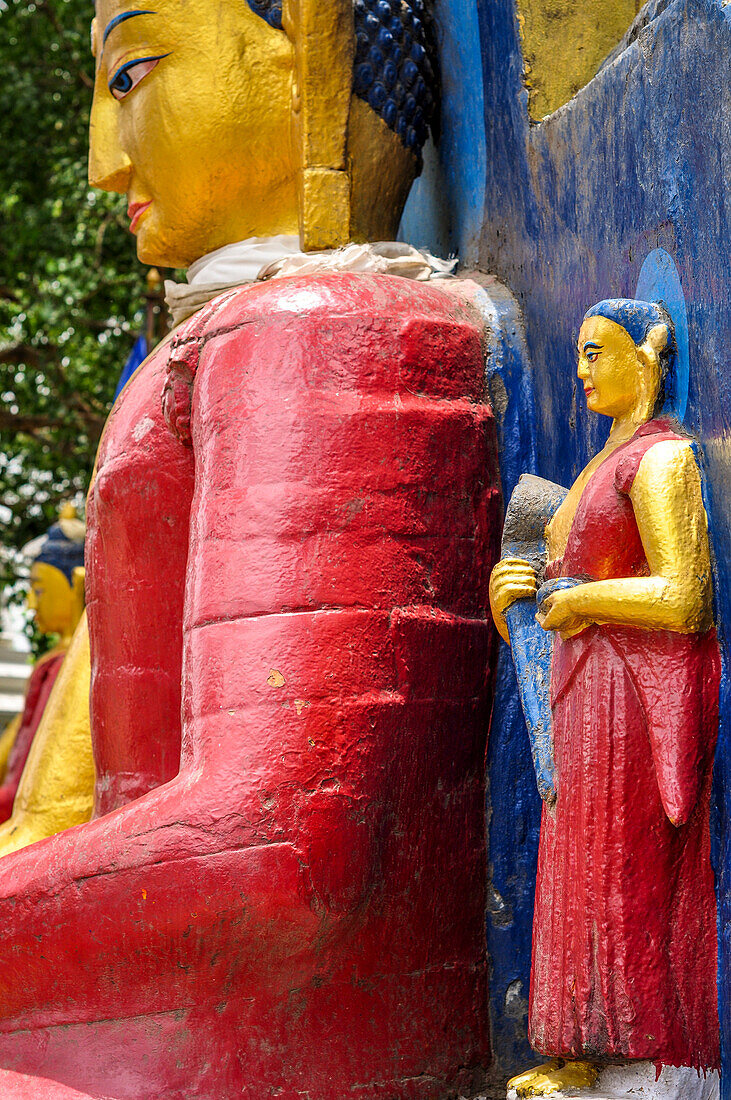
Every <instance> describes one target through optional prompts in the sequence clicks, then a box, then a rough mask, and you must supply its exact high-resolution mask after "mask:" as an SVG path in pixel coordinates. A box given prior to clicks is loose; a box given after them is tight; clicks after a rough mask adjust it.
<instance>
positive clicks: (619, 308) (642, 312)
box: [584, 298, 674, 345]
mask: <svg viewBox="0 0 731 1100" xmlns="http://www.w3.org/2000/svg"><path fill="white" fill-rule="evenodd" d="M587 317H606V318H607V320H608V321H614V322H615V324H617V325H621V327H622V328H623V329H624V330H625V332H627V333H628V334H629V335H630V336H631V337H632V339H633V340H634V342H635V344H637V345H639V344H644V342H645V340H646V338H647V334H648V332H649V331H650V329H651V328H654V326H655V325H666V326H667V330H668V333H669V343H672V344H674V333H673V326H672V322H671V320H670V317H669V316H668V314H667V313H666V311H665V310H664V309H663V307H662V306H661V305H659V304H658V303H657V302H638V301H637V300H636V299H634V298H605V299H604V301H603V302H597V304H596V305H595V306H592V307H591V309H587V311H586V313H585V314H584V318H587Z"/></svg>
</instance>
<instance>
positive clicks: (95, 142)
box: [89, 88, 132, 194]
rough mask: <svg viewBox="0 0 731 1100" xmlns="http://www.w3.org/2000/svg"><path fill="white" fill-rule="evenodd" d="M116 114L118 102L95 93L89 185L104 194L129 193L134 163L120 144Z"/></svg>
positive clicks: (90, 135) (90, 145)
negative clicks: (113, 192)
mask: <svg viewBox="0 0 731 1100" xmlns="http://www.w3.org/2000/svg"><path fill="white" fill-rule="evenodd" d="M104 92H106V88H105V89H104ZM117 113H118V107H117V104H116V101H115V100H113V99H112V98H111V96H109V97H107V96H105V95H104V94H103V93H101V94H100V93H99V90H98V89H97V90H95V92H94V101H93V103H92V107H91V123H90V126H89V183H90V184H91V186H92V187H98V188H99V189H100V190H101V191H117V192H119V193H120V194H126V192H127V191H128V190H129V185H130V181H131V177H132V162H131V160H130V159H129V157H128V156H127V154H126V153H125V151H124V150H123V149H122V146H121V145H120V143H119V132H118V127H117V122H118V119H117Z"/></svg>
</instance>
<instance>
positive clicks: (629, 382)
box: [576, 317, 646, 420]
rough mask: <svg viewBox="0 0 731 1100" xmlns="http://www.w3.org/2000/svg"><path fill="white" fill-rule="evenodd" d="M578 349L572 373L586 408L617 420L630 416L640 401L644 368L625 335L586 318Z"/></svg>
mask: <svg viewBox="0 0 731 1100" xmlns="http://www.w3.org/2000/svg"><path fill="white" fill-rule="evenodd" d="M578 348H579V366H578V369H577V372H576V373H577V374H578V376H579V378H580V379H581V381H582V383H583V385H584V393H585V394H586V404H587V407H588V408H589V409H591V410H592V412H597V413H603V414H604V415H605V416H611V417H614V418H615V419H620V420H621V419H622V418H623V417H625V416H628V415H630V414H632V412H633V411H634V410H635V409H636V407H637V405H638V403H639V402H640V401H641V400H642V396H643V377H644V374H645V369H646V364H645V363H644V362H642V361H641V359H640V357H639V355H638V351H639V349H638V348H637V346H636V344H635V342H634V340H633V339H632V337H631V336H630V335H629V333H627V332H626V331H625V330H624V329H623V328H622V326H621V325H618V324H617V323H616V322H615V321H610V320H608V319H607V318H606V317H587V318H586V320H585V321H584V323H583V325H582V326H581V332H580V333H579V344H578Z"/></svg>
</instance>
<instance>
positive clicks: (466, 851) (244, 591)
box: [0, 274, 499, 1100]
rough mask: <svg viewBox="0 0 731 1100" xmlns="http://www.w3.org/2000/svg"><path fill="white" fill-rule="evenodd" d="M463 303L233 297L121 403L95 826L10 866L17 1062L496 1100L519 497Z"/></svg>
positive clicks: (107, 1088)
mask: <svg viewBox="0 0 731 1100" xmlns="http://www.w3.org/2000/svg"><path fill="white" fill-rule="evenodd" d="M454 282H455V284H456V285H455V287H454V290H453V291H450V290H448V289H447V288H446V286H444V285H439V286H436V285H435V286H430V285H424V284H420V283H414V282H410V281H409V280H406V279H400V278H393V277H389V276H366V275H351V274H329V275H321V276H320V275H318V276H294V277H290V278H285V279H281V280H276V281H272V282H268V283H264V284H260V285H257V286H252V287H246V288H241V289H239V290H237V291H235V292H233V293H231V294H229V295H225V296H223V298H221V299H219V300H218V301H217V302H216V303H213V304H212V305H211V306H210V307H206V308H205V309H203V310H201V311H200V313H199V314H197V315H196V317H194V318H191V321H190V322H189V323H186V325H184V326H183V327H182V328H181V329H179V330H178V332H177V333H176V339H175V346H174V347H171V345H170V344H168V345H167V346H164V347H162V348H160V349H158V350H157V351H156V352H155V353H153V355H152V356H151V357H150V358H149V359H148V360H147V362H146V363H145V364H143V366H141V367H140V369H139V370H138V371H137V373H136V374H135V375H134V377H133V378H132V379H131V381H130V382H129V384H128V385H127V387H126V388H125V390H124V391H123V393H122V395H121V396H120V398H119V399H118V401H117V402H116V405H115V407H114V409H113V411H112V414H111V416H110V418H109V421H108V424H107V427H106V429H105V433H104V436H103V439H102V441H101V444H100V447H99V455H98V463H97V476H96V481H95V484H94V488H93V490H92V492H91V493H90V497H89V505H88V511H87V532H88V535H87V560H86V565H87V595H88V616H89V629H90V637H91V660H92V682H91V720H92V737H93V744H94V757H95V765H96V769H97V792H96V815H95V819H94V820H92V821H90V822H89V823H88V824H85V825H82V826H79V827H78V828H76V829H69V830H67V831H66V832H65V833H62V834H59V835H58V836H55V837H51V838H49V839H48V840H45V841H43V842H42V844H40V845H34V846H33V847H32V848H28V849H25V850H24V851H21V852H18V853H15V854H12V855H9V856H6V857H5V858H4V859H3V860H2V861H0V926H1V927H2V930H3V943H4V944H5V950H6V956H7V957H8V958H9V959H11V960H12V965H8V966H7V967H5V968H4V970H3V971H2V974H0V994H1V996H0V1065H3V1066H6V1067H8V1068H13V1069H16V1070H25V1071H28V1070H31V1071H32V1072H34V1073H40V1074H43V1075H44V1076H46V1077H52V1078H56V1079H58V1080H63V1081H64V1082H66V1083H68V1084H71V1085H74V1086H75V1087H77V1088H81V1089H83V1090H86V1091H89V1092H91V1093H92V1094H93V1095H114V1096H115V1097H117V1098H118V1100H158V1098H159V1097H163V1096H164V1097H165V1098H166V1100H183V1098H187V1097H191V1096H194V1095H195V1096H200V1097H222V1098H223V1097H233V1096H236V1097H241V1098H242V1100H265V1098H267V1097H276V1098H277V1100H302V1098H303V1097H305V1096H309V1097H312V1098H317V1100H341V1098H342V1097H344V1096H347V1097H349V1098H350V1100H394V1098H396V1097H398V1098H400V1100H414V1098H417V1097H418V1098H419V1100H426V1098H428V1097H441V1096H444V1095H447V1093H448V1092H451V1091H452V1090H454V1091H457V1090H463V1091H465V1092H467V1090H469V1089H471V1088H472V1087H473V1081H472V1075H473V1073H475V1072H477V1073H478V1074H479V1071H480V1067H481V1066H483V1065H485V1063H486V1061H487V1059H488V1058H489V1044H488V1036H487V1018H486V957H485V939H484V909H485V873H484V860H485V835H484V782H483V766H484V743H485V735H486V729H487V716H488V713H489V668H490V655H491V652H492V649H491V641H490V639H491V632H490V628H489V625H488V622H487V619H486V607H487V584H488V578H489V574H490V563H491V559H492V557H493V556H494V551H495V548H496V547H495V542H496V537H497V535H498V531H499V492H498V471H497V461H496V446H495V434H494V421H493V417H492V413H491V411H490V409H489V407H488V405H487V404H486V402H485V400H484V386H485V364H484V358H483V353H482V343H481V341H482V336H483V326H482V323H481V320H480V318H479V316H478V315H477V314H476V313H475V312H473V310H472V307H471V306H470V304H469V290H468V289H465V286H464V284H461V285H460V284H459V283H458V281H457V280H455V281H454ZM163 395H165V396H164V405H165V413H163ZM41 935H42V937H43V942H42V947H41V945H39V936H41Z"/></svg>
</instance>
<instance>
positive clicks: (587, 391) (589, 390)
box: [584, 386, 594, 397]
mask: <svg viewBox="0 0 731 1100" xmlns="http://www.w3.org/2000/svg"><path fill="white" fill-rule="evenodd" d="M593 392H594V387H593V386H584V393H585V394H586V396H587V397H588V396H589V394H590V393H593Z"/></svg>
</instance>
